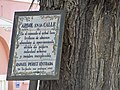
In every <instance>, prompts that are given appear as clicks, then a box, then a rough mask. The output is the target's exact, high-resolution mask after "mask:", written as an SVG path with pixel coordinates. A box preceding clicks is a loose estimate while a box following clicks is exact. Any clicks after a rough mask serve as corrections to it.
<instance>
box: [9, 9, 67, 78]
mask: <svg viewBox="0 0 120 90" xmlns="http://www.w3.org/2000/svg"><path fill="white" fill-rule="evenodd" d="M55 14H56V15H58V14H59V15H61V20H60V31H59V38H58V47H57V56H56V63H55V73H56V75H54V76H53V75H21V76H11V73H12V65H13V55H14V50H15V38H16V34H17V24H18V17H19V16H38V15H55ZM64 23H65V10H51V11H22V12H15V14H14V23H13V31H12V39H11V47H10V54H9V63H8V71H7V80H58V79H59V73H60V62H61V53H62V41H63V34H64Z"/></svg>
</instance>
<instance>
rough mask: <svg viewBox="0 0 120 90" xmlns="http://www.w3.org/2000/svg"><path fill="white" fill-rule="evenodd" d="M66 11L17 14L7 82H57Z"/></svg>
mask: <svg viewBox="0 0 120 90" xmlns="http://www.w3.org/2000/svg"><path fill="white" fill-rule="evenodd" d="M64 19H65V12H64V11H61V10H59V11H58V10H57V11H29V12H16V13H15V17H14V25H13V34H12V42H11V49H10V58H9V66H8V76H7V79H8V80H11V79H12V80H13V79H17V80H18V79H20V80H26V79H27V80H37V79H39V80H53V79H59V71H60V60H61V52H62V37H63V32H64Z"/></svg>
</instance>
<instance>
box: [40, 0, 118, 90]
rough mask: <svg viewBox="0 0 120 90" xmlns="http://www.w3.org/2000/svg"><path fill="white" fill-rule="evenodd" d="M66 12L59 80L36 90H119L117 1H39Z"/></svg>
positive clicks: (46, 6) (42, 6)
mask: <svg viewBox="0 0 120 90" xmlns="http://www.w3.org/2000/svg"><path fill="white" fill-rule="evenodd" d="M39 2H40V10H61V9H64V10H66V11H67V15H66V23H65V32H64V40H63V49H62V50H63V51H62V60H61V68H60V79H59V80H54V81H52V80H49V81H42V80H41V81H40V83H39V84H40V87H39V90H120V0H40V1H39Z"/></svg>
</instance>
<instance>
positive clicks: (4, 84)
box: [0, 0, 39, 90]
mask: <svg viewBox="0 0 120 90" xmlns="http://www.w3.org/2000/svg"><path fill="white" fill-rule="evenodd" d="M31 2H32V0H0V64H1V65H0V90H28V86H29V81H6V75H7V67H8V60H9V51H10V44H11V35H12V26H13V18H14V12H15V11H28V9H29V7H30V3H31ZM38 8H39V5H38V4H37V0H36V3H35V4H34V5H33V6H32V9H31V10H38Z"/></svg>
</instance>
